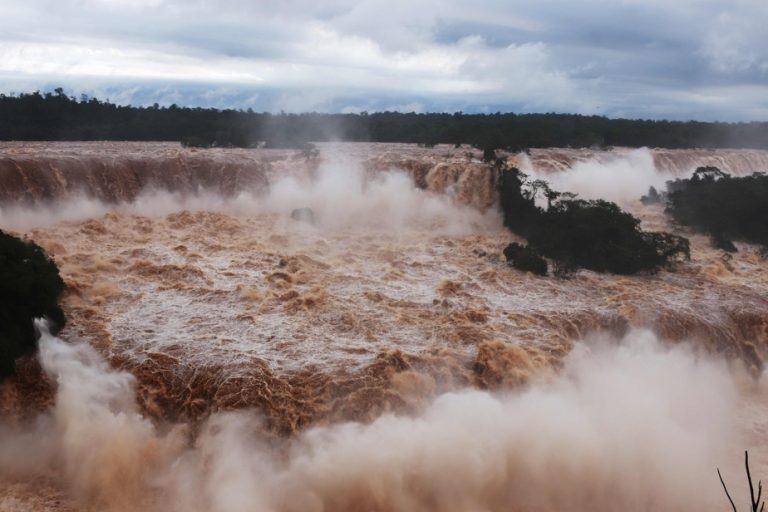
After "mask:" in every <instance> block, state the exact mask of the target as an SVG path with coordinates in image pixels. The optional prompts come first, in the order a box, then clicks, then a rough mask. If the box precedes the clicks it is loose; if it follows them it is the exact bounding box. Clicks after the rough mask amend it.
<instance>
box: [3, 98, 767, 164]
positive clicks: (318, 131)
mask: <svg viewBox="0 0 768 512" xmlns="http://www.w3.org/2000/svg"><path fill="white" fill-rule="evenodd" d="M0 140H26V141H41V140H51V141H75V140H78V141H91V140H127V141H178V142H183V143H185V144H186V145H192V146H202V147H206V146H224V147H227V146H234V147H255V146H259V145H263V146H266V147H277V148H301V147H303V146H305V144H306V143H307V142H310V141H311V142H325V141H334V140H341V141H349V142H401V143H417V144H422V145H425V146H433V145H436V144H453V145H459V144H469V145H472V146H475V147H478V148H482V149H486V148H490V149H505V150H510V151H521V150H525V149H528V148H542V147H602V148H605V147H611V146H628V147H641V146H648V147H665V148H681V149H682V148H752V149H768V122H744V123H724V122H701V121H687V122H682V121H656V120H642V119H610V118H607V117H603V116H584V115H577V114H556V113H546V114H514V113H495V114H465V113H462V112H456V113H453V114H450V113H428V114H417V113H413V112H411V113H400V112H378V113H370V114H369V113H366V112H362V113H359V114H323V113H305V114H286V113H279V114H271V113H259V112H254V111H252V110H251V109H248V110H232V109H228V110H219V109H214V108H199V107H194V108H193V107H180V106H177V105H175V104H174V105H171V106H168V107H161V106H159V105H158V104H154V105H152V106H148V107H134V106H124V105H116V104H114V103H110V102H109V101H101V100H99V99H97V98H89V97H87V96H85V95H83V96H81V97H80V99H77V98H74V97H71V96H67V95H66V94H65V93H64V91H63V89H61V88H58V89H56V90H55V91H54V92H47V93H41V92H39V91H38V92H34V93H23V94H19V95H5V94H0Z"/></svg>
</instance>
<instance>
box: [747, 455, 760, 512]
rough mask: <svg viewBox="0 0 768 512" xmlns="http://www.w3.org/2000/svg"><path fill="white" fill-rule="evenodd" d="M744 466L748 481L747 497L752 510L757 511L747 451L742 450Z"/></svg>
mask: <svg viewBox="0 0 768 512" xmlns="http://www.w3.org/2000/svg"><path fill="white" fill-rule="evenodd" d="M744 466H745V467H746V468H747V480H748V481H749V499H750V501H751V502H752V512H757V502H755V488H754V487H752V474H751V473H750V472H749V452H748V451H747V450H744Z"/></svg>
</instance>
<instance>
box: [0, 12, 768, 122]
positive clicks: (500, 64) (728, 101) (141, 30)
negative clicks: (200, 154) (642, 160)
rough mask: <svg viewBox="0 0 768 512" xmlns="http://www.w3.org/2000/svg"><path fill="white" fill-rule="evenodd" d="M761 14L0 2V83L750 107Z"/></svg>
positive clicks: (481, 103)
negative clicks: (183, 85) (186, 85)
mask: <svg viewBox="0 0 768 512" xmlns="http://www.w3.org/2000/svg"><path fill="white" fill-rule="evenodd" d="M767 19H768V3H766V2H765V1H764V0H676V1H674V2H670V1H669V0H624V1H622V2H615V1H612V0H584V1H582V2H579V3H574V2H569V1H566V0H557V1H551V2H534V1H532V0H477V1H476V2H473V3H472V4H471V5H469V4H467V3H465V2H460V1H458V0H425V1H424V2H413V1H410V0H357V1H355V0H326V1H323V2H311V1H309V0H262V1H259V2H253V1H250V0H219V1H216V2H213V1H208V0H192V1H190V0H58V1H53V0H25V1H20V0H0V77H2V78H3V80H2V82H0V89H3V91H4V92H9V91H10V89H9V88H10V87H18V85H19V84H27V83H43V84H50V83H54V84H56V83H62V84H64V85H65V86H67V87H68V88H69V89H71V90H73V91H74V92H78V91H80V90H83V89H85V88H86V86H87V87H89V88H90V89H97V88H99V87H101V88H107V84H108V85H109V88H111V90H112V91H113V96H115V94H116V93H115V92H114V91H115V88H116V87H119V86H120V85H121V84H122V87H123V88H124V89H126V90H127V91H128V92H126V93H124V94H122V96H123V97H128V96H130V94H129V92H130V91H132V90H135V89H134V88H135V87H136V86H137V84H136V83H135V82H143V83H144V84H150V83H152V84H165V85H168V86H171V84H175V83H179V82H184V83H189V84H206V85H205V86H203V85H200V87H199V90H200V91H202V92H200V93H194V94H193V93H192V92H189V91H188V92H187V93H186V94H187V95H186V96H185V95H183V94H182V95H181V97H180V100H179V101H184V102H188V103H190V104H202V105H218V104H219V102H218V101H217V98H215V97H212V96H211V94H210V93H209V94H206V93H205V89H206V88H208V89H210V90H213V91H219V93H220V94H222V95H224V96H227V97H233V98H235V97H238V98H240V100H239V101H245V99H246V98H247V99H248V100H249V103H248V105H247V106H254V107H256V106H257V105H259V106H261V108H267V109H269V110H276V109H279V108H286V109H289V110H296V109H304V108H306V109H338V110H340V109H342V108H344V107H345V106H347V107H350V108H357V107H356V106H359V105H364V107H363V109H365V110H372V109H373V108H372V107H374V106H375V107H378V108H384V107H386V106H391V105H402V106H409V105H416V104H418V105H420V106H421V107H423V108H424V109H432V110H435V109H437V110H453V109H462V110H465V111H472V110H482V109H483V108H486V107H487V108H489V109H491V110H498V109H501V110H508V109H511V110H516V111H520V110H522V111H533V110H535V111H552V110H554V111H570V112H581V113H597V114H604V113H605V114H609V115H619V114H622V113H628V115H633V114H634V115H643V116H644V117H668V116H672V117H682V118H688V117H699V118H713V117H718V116H725V118H727V119H734V118H736V119H741V118H754V116H756V115H763V114H762V113H763V112H764V111H765V102H764V101H761V99H760V98H761V97H763V98H764V97H768V84H766V77H767V76H768V36H766V32H765V31H764V30H763V26H762V25H763V24H764V22H765V20H767ZM129 82H130V83H129ZM207 84H214V85H213V86H209V85H207ZM161 86H162V85H161ZM173 87H175V86H173ZM738 88H741V90H749V91H750V94H749V96H747V97H746V98H745V97H744V96H739V95H738V93H737V95H736V96H728V95H729V94H731V93H735V92H737V91H738V90H739V89H738ZM16 90H17V91H18V89H16ZM141 90H142V91H144V94H146V88H143V89H141ZM190 91H191V89H190ZM180 94H181V93H180ZM158 97H159V93H158ZM702 98H706V99H707V100H712V101H711V103H710V105H711V106H710V107H709V108H708V107H707V104H706V101H704V100H703V99H702ZM268 102H272V103H271V104H270V103H268ZM675 102H677V103H675ZM750 102H752V103H750ZM243 106H244V107H245V106H246V105H243ZM729 107H730V108H729ZM729 116H730V117H729Z"/></svg>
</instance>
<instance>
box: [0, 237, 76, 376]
mask: <svg viewBox="0 0 768 512" xmlns="http://www.w3.org/2000/svg"><path fill="white" fill-rule="evenodd" d="M63 289H64V281H62V279H61V276H59V269H58V268H57V267H56V264H55V263H54V262H53V261H52V260H51V259H50V258H49V257H48V256H47V255H46V254H45V252H44V251H43V250H42V249H41V248H40V247H39V246H38V245H36V244H34V243H32V242H26V241H23V240H19V239H18V238H16V237H13V236H11V235H8V234H6V233H3V232H2V231H0V378H3V377H6V376H8V375H9V374H11V373H13V370H14V366H15V363H14V361H15V359H16V358H17V357H18V356H20V355H23V354H27V353H30V352H33V351H34V350H35V349H36V346H37V345H36V340H37V336H36V334H35V329H34V324H33V320H34V319H35V318H38V317H46V318H47V319H48V320H49V321H50V322H51V331H52V332H53V333H56V332H58V331H59V330H60V329H61V327H63V326H64V313H63V312H62V310H61V308H60V307H59V306H58V304H57V301H58V298H59V295H60V294H61V292H62V290H63Z"/></svg>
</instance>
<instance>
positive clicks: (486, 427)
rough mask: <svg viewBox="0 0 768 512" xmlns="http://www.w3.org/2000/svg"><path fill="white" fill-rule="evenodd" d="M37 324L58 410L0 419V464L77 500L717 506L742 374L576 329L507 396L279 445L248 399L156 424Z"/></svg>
mask: <svg viewBox="0 0 768 512" xmlns="http://www.w3.org/2000/svg"><path fill="white" fill-rule="evenodd" d="M39 325H40V330H41V338H40V361H41V364H42V366H43V368H44V370H45V372H46V374H47V375H48V376H49V378H50V379H51V380H52V381H53V382H55V383H56V386H57V389H58V390H57V393H56V401H55V405H54V406H53V408H52V410H51V411H50V412H48V413H46V414H45V415H43V416H41V417H40V418H38V419H37V420H36V422H35V423H34V425H31V426H29V427H27V430H24V429H21V430H20V429H18V428H15V429H14V428H11V427H6V428H5V430H4V435H3V436H2V441H0V471H2V473H3V474H4V475H5V476H27V477H29V476H50V477H52V478H54V479H56V480H57V481H59V482H60V483H61V484H62V485H64V486H65V487H66V488H68V489H69V490H70V491H71V495H72V496H74V497H75V500H76V502H77V503H79V504H80V505H79V506H98V507H101V509H104V510H129V509H131V510H132V509H137V508H142V509H144V510H173V511H179V512H181V511H190V510H191V511H200V512H202V511H212V512H230V511H241V510H242V511H244V510H272V511H296V512H298V511H321V510H337V511H341V510H363V509H365V510H416V511H431V510H435V511H437V510H440V511H451V510H455V511H460V510H499V511H501V510H510V509H513V510H519V509H523V510H565V509H568V510H583V511H588V510H591V511H594V510H606V511H607V510H630V511H631V510H717V509H720V508H722V503H721V500H720V498H721V496H720V489H719V488H718V487H717V485H716V481H715V480H714V473H713V471H714V468H715V467H716V466H717V465H718V464H720V465H722V463H723V461H724V460H728V458H729V457H730V455H732V454H733V453H736V452H735V451H734V450H736V447H737V446H742V444H741V443H742V442H743V440H742V439H741V438H740V435H739V431H738V429H737V428H736V421H735V418H736V417H737V412H738V408H739V407H740V405H739V404H740V402H742V401H743V399H742V398H740V393H739V391H738V386H737V384H738V379H737V376H735V375H734V374H733V373H732V372H731V371H730V370H729V369H728V367H727V366H726V364H725V363H723V362H721V361H717V360H715V359H713V358H711V357H709V356H706V355H703V354H697V353H696V352H695V351H694V350H693V349H692V348H691V346H689V345H686V344H681V345H676V346H674V347H668V346H664V345H662V344H661V343H660V342H659V340H658V339H657V338H656V337H655V336H654V335H653V334H652V333H651V332H649V331H632V332H630V333H629V334H628V335H627V336H626V337H625V338H623V339H621V340H615V339H608V338H600V339H592V340H591V341H589V340H588V341H587V342H585V343H584V344H582V345H579V346H577V347H576V348H575V349H574V350H573V351H572V352H571V354H569V355H568V356H567V357H566V358H565V360H564V366H563V370H562V372H560V373H559V374H558V375H557V376H555V377H553V378H551V379H550V380H548V381H544V382H539V383H536V384H532V385H531V386H529V387H528V388H525V389H521V390H520V391H517V392H512V393H507V394H494V393H488V392H484V391H477V390H466V391H458V392H452V393H448V394H443V395H441V396H438V397H437V398H436V399H435V400H434V401H432V402H431V403H430V404H429V405H428V406H426V407H425V408H424V410H423V411H421V412H420V413H418V414H416V415H395V414H385V415H383V416H381V417H379V418H378V419H376V420H375V421H373V422H371V423H368V424H363V423H355V422H350V423H342V424H336V425H330V426H317V427H313V428H310V429H309V430H307V431H305V432H304V433H301V434H299V435H297V436H296V437H295V438H293V439H291V440H288V441H286V442H285V443H280V444H274V443H270V442H269V440H270V439H271V438H270V437H269V436H267V435H266V433H265V431H264V429H263V425H262V422H261V420H260V416H259V412H258V411H238V412H231V413H219V414H214V415H212V416H211V417H210V418H209V419H208V420H206V421H205V423H204V424H203V425H202V427H201V429H200V431H199V434H198V435H196V436H191V437H190V434H189V432H190V431H188V430H187V429H185V427H184V426H180V425H176V426H168V425H165V426H158V425H155V424H153V423H151V422H150V421H149V420H147V419H145V418H144V417H142V415H141V414H140V413H139V412H138V409H137V406H136V402H135V398H134V389H133V383H134V380H133V378H132V377H131V376H130V375H129V374H127V373H124V372H120V371H116V370H113V369H111V368H110V367H109V366H108V365H107V364H106V363H105V362H104V361H103V360H102V359H101V357H100V356H98V355H97V354H96V352H95V351H94V350H93V349H92V348H91V347H90V346H89V345H87V344H83V343H74V344H71V343H67V342H65V341H63V340H61V339H58V338H55V337H52V336H51V335H50V334H48V332H47V330H46V328H45V325H44V324H42V323H40V324H39ZM760 394H761V395H762V392H761V393H760ZM753 399H754V397H753ZM21 454H24V456H20V455H21Z"/></svg>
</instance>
